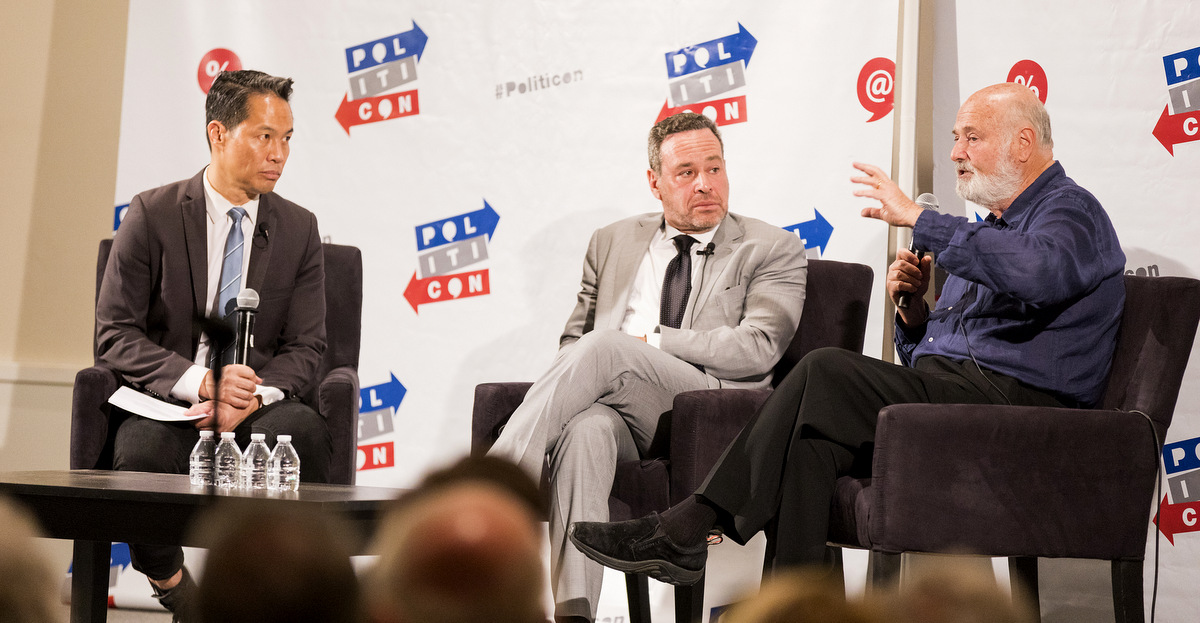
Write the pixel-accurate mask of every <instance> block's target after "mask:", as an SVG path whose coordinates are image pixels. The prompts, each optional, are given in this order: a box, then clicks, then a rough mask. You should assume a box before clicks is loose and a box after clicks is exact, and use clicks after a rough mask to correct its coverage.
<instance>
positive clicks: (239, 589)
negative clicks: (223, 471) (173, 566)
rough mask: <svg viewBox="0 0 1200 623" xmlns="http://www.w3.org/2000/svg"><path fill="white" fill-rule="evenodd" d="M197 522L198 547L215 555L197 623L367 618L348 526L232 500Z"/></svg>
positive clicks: (203, 582) (208, 564) (333, 622)
mask: <svg viewBox="0 0 1200 623" xmlns="http://www.w3.org/2000/svg"><path fill="white" fill-rule="evenodd" d="M199 525H200V526H201V527H200V530H201V532H200V537H199V539H200V542H201V543H203V544H205V545H206V546H207V547H209V552H208V557H207V558H206V560H205V564H204V574H203V575H202V576H201V579H200V587H199V591H198V594H197V598H196V603H195V610H196V612H195V613H194V614H195V618H194V620H197V621H201V622H205V623H218V622H220V623H228V622H235V621H245V622H255V623H271V622H276V621H278V622H279V623H283V622H285V621H286V622H288V623H303V622H306V621H312V622H313V623H318V622H321V623H326V622H328V623H354V622H358V621H361V620H362V616H361V603H362V602H361V599H360V594H359V586H358V579H357V578H356V577H355V575H354V569H353V568H352V567H351V565H350V554H351V546H350V544H349V543H348V542H347V541H346V535H347V534H348V528H346V527H345V526H344V525H343V524H342V523H341V522H340V521H338V520H337V519H336V518H334V517H331V516H328V515H324V514H319V513H316V512H313V511H306V510H303V509H301V510H296V509H288V510H286V511H283V510H278V509H276V508H273V507H270V506H263V505H260V504H255V503H253V502H252V501H236V502H235V501H234V500H230V503H229V504H222V505H219V506H217V507H216V508H215V510H214V511H213V512H210V513H209V514H208V518H207V520H202V521H201V523H200V524H199ZM189 620H193V619H189Z"/></svg>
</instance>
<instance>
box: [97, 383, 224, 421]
mask: <svg viewBox="0 0 1200 623" xmlns="http://www.w3.org/2000/svg"><path fill="white" fill-rule="evenodd" d="M108 402H109V403H111V404H113V405H116V406H118V407H121V408H122V409H124V410H126V411H128V412H130V413H136V414H137V415H140V416H142V417H148V418H150V419H152V420H158V421H160V422H190V421H192V420H199V419H202V418H203V417H205V416H203V415H192V416H188V415H184V414H183V412H184V411H187V409H185V408H184V407H180V406H178V405H173V404H171V403H169V402H163V401H162V400H159V399H157V398H155V397H153V396H148V395H146V394H143V393H141V392H139V391H137V390H136V389H133V388H132V387H128V386H122V387H121V389H118V390H117V392H116V393H115V394H113V395H112V396H109V398H108Z"/></svg>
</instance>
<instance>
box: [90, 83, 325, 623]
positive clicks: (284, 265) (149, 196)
mask: <svg viewBox="0 0 1200 623" xmlns="http://www.w3.org/2000/svg"><path fill="white" fill-rule="evenodd" d="M291 91H292V80H291V79H289V78H277V77H274V76H269V75H267V74H264V73H262V72H257V71H234V72H225V73H222V74H221V75H219V76H218V77H217V79H216V80H215V81H214V82H213V85H212V88H211V89H210V91H209V93H208V99H207V102H206V115H207V135H208V142H209V150H210V153H211V160H210V163H209V165H208V166H207V167H206V168H205V169H204V170H203V171H201V172H200V173H199V174H197V175H196V176H195V177H193V178H191V179H189V180H183V181H179V182H175V183H173V184H168V185H166V186H163V187H161V188H156V189H154V190H150V191H146V192H143V193H141V194H139V195H137V196H136V197H134V198H133V201H132V202H131V203H130V205H129V211H128V213H127V215H126V217H125V219H124V221H123V222H122V224H121V227H120V230H119V231H118V232H117V234H116V236H115V238H114V240H113V249H112V255H111V257H110V258H109V261H108V266H107V268H106V270H105V275H104V280H103V285H102V286H101V289H100V295H99V299H98V301H97V304H96V332H97V340H96V343H97V357H98V358H99V360H100V362H101V363H103V364H104V365H107V366H109V367H111V368H113V369H114V370H117V371H118V372H119V373H120V374H121V375H122V377H123V378H124V380H125V381H126V382H127V383H129V384H130V385H132V386H134V387H135V388H138V389H140V390H142V391H144V392H146V393H149V394H151V395H154V396H156V397H159V398H161V399H163V400H168V401H173V402H177V403H181V404H189V405H191V407H190V409H189V413H190V414H192V415H204V416H205V417H203V418H202V419H200V420H197V421H195V422H190V423H168V422H160V421H157V420H153V419H148V418H144V417H140V416H136V415H132V414H125V413H118V414H116V415H117V416H118V417H116V418H114V422H120V423H119V425H118V428H117V431H116V437H115V445H114V452H113V466H114V468H115V469H117V470H131V471H146V472H165V473H186V470H187V460H188V454H189V453H190V451H191V448H192V447H193V446H194V445H195V443H196V440H197V439H198V437H199V432H198V429H213V430H216V431H218V432H224V431H235V432H236V433H237V437H238V441H239V445H241V446H242V447H245V445H246V444H247V443H248V441H249V435H250V432H251V430H252V429H253V430H254V431H256V432H263V433H266V434H267V437H268V443H274V437H275V435H276V434H290V435H292V439H293V442H294V444H295V446H296V448H297V451H298V452H299V454H300V458H301V461H302V465H303V471H302V473H301V477H302V479H303V480H306V481H324V480H325V479H326V478H327V475H328V471H329V456H330V452H331V443H330V438H329V431H328V429H327V428H326V426H325V422H324V420H323V418H321V416H320V415H318V414H317V413H316V412H315V411H314V410H313V409H311V408H310V407H308V406H306V405H304V404H302V403H301V402H299V400H298V399H297V398H296V397H297V396H300V395H302V394H303V393H304V391H305V390H306V389H307V388H308V387H309V386H310V384H311V383H312V382H313V377H314V375H315V373H316V370H317V366H318V364H319V362H320V359H321V354H322V352H324V350H325V296H324V280H325V271H324V264H323V256H322V252H321V241H320V236H319V235H318V233H317V222H316V218H315V217H314V216H313V215H312V213H310V212H308V211H307V210H305V209H303V208H301V207H300V206H298V205H296V204H294V203H292V202H290V201H287V200H286V199H284V198H282V197H280V196H279V195H276V194H275V193H274V192H272V191H273V190H274V188H275V182H276V181H277V180H278V179H279V176H280V175H281V174H282V173H283V167H284V164H285V163H286V162H287V157H288V141H289V140H290V139H291V135H292V113H291V107H290V105H289V104H288V98H289V96H290V95H291ZM243 287H245V288H251V289H254V290H256V291H257V292H259V293H260V298H261V303H260V304H259V307H258V314H257V318H256V323H255V327H254V337H253V340H252V349H251V351H250V354H249V357H248V360H247V365H236V364H232V363H229V362H230V361H231V359H229V358H228V353H221V352H216V350H217V349H216V348H215V346H217V345H216V344H215V343H214V342H213V340H212V339H211V338H210V336H208V335H206V334H205V333H203V332H202V330H201V329H200V328H199V326H198V324H197V323H196V321H195V319H196V317H197V316H207V317H213V316H215V317H220V318H224V317H226V316H227V315H228V312H229V309H231V308H232V306H233V303H232V301H229V300H228V299H230V298H233V297H234V296H236V294H237V292H238V291H239V290H240V289H241V288H243ZM214 370H220V372H221V374H220V375H219V378H220V381H219V386H218V383H217V382H216V381H215V380H214V378H215V375H214V374H213V372H214ZM123 416H127V417H123ZM130 553H131V557H132V559H133V566H134V568H135V569H137V570H138V571H141V572H142V573H145V574H146V576H147V577H149V578H150V582H151V584H152V585H153V587H154V591H155V596H156V597H158V598H159V600H160V601H161V602H162V603H163V605H164V606H166V607H167V608H168V609H170V610H172V611H174V612H178V611H179V610H180V609H181V606H182V605H184V604H185V603H186V602H187V601H188V600H189V599H190V595H191V593H192V590H193V588H194V584H193V583H192V581H191V578H190V576H189V575H188V573H187V571H186V569H185V568H184V567H183V552H182V550H181V549H180V548H178V547H162V546H146V545H138V544H131V545H130Z"/></svg>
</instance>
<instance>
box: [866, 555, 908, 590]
mask: <svg viewBox="0 0 1200 623" xmlns="http://www.w3.org/2000/svg"><path fill="white" fill-rule="evenodd" d="M902 555H903V554H886V553H884V552H875V551H873V552H871V554H870V557H869V558H868V560H867V590H868V591H887V590H891V589H894V588H896V586H897V585H898V584H900V560H901V558H900V557H901V556H902Z"/></svg>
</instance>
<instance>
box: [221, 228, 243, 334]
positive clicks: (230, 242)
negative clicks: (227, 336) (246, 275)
mask: <svg viewBox="0 0 1200 623" xmlns="http://www.w3.org/2000/svg"><path fill="white" fill-rule="evenodd" d="M244 216H246V209H245V208H242V207H240V206H238V207H233V208H229V218H231V219H233V226H232V227H230V228H229V237H228V238H226V239H225V259H224V260H223V263H222V264H221V290H220V291H219V292H217V315H218V316H220V317H222V318H224V317H226V316H228V315H229V314H230V313H231V312H233V308H234V307H236V306H237V302H236V299H237V295H238V292H241V291H242V252H243V250H244V249H245V248H246V239H245V236H244V235H243V234H242V217H244Z"/></svg>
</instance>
